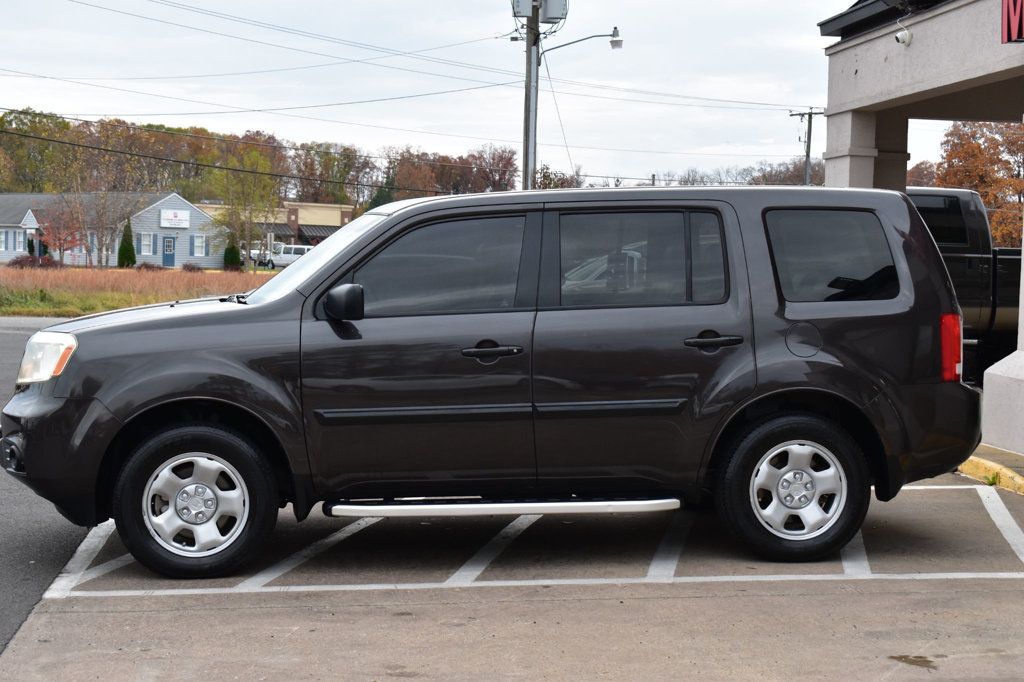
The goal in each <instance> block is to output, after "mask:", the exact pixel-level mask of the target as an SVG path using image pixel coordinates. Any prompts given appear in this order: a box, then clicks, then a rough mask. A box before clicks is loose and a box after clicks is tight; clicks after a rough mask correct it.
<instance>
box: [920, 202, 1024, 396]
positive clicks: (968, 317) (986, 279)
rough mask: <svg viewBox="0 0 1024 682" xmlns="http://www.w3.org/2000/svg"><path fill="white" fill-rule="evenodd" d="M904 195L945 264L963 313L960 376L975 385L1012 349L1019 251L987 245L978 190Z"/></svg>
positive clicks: (989, 241)
mask: <svg viewBox="0 0 1024 682" xmlns="http://www.w3.org/2000/svg"><path fill="white" fill-rule="evenodd" d="M907 196H909V197H910V200H911V201H912V202H914V205H915V206H917V210H918V212H919V213H920V214H921V217H922V218H924V221H925V223H926V224H927V225H928V229H929V230H930V231H931V233H932V236H933V237H934V238H935V243H936V244H938V247H939V251H940V252H941V253H942V259H943V260H944V261H945V262H946V268H947V269H948V270H949V275H950V277H951V278H952V280H953V286H954V288H955V289H956V295H957V298H958V299H959V300H960V307H961V309H962V310H963V315H964V343H965V345H966V346H967V348H966V349H965V350H966V351H967V353H966V357H965V361H966V364H967V366H966V367H965V370H964V374H965V377H966V378H967V379H968V380H971V381H977V382H979V383H980V381H981V378H982V376H983V375H984V373H985V370H986V369H987V368H988V367H989V366H990V365H992V364H994V363H996V362H998V361H999V360H1001V359H1002V358H1004V357H1005V356H1007V355H1009V354H1010V353H1012V352H1013V351H1014V350H1015V349H1016V348H1017V313H1018V310H1019V305H1020V261H1021V250H1020V249H1008V248H999V247H993V246H992V233H991V231H990V230H989V224H988V212H987V211H986V209H985V205H984V204H983V203H982V201H981V196H980V195H979V194H978V193H977V192H974V191H971V190H968V189H945V188H937V187H908V188H907Z"/></svg>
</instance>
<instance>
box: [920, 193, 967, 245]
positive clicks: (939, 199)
mask: <svg viewBox="0 0 1024 682" xmlns="http://www.w3.org/2000/svg"><path fill="white" fill-rule="evenodd" d="M910 200H911V201H912V202H914V206H917V211H918V213H920V214H921V217H922V218H924V222H925V224H926V225H927V226H928V230H929V231H930V232H931V233H932V237H934V238H935V241H936V242H937V243H939V244H948V245H950V246H967V223H965V222H964V213H963V210H962V209H961V207H960V199H959V197H953V196H943V195H937V194H911V195H910Z"/></svg>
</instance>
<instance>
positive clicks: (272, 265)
mask: <svg viewBox="0 0 1024 682" xmlns="http://www.w3.org/2000/svg"><path fill="white" fill-rule="evenodd" d="M269 265H270V269H271V270H276V269H277V268H276V267H274V261H270V263H269Z"/></svg>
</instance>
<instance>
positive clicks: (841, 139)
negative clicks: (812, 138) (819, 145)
mask: <svg viewBox="0 0 1024 682" xmlns="http://www.w3.org/2000/svg"><path fill="white" fill-rule="evenodd" d="M826 117H827V118H826V123H827V138H828V142H827V145H826V150H825V186H826V187H874V180H875V158H876V157H877V156H878V149H877V148H876V147H875V118H876V117H875V113H874V112H873V111H844V112H842V113H838V114H826Z"/></svg>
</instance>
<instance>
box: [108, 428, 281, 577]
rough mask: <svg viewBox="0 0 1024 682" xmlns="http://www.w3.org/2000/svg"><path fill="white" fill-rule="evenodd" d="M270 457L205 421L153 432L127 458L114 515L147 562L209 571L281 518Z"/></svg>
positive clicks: (188, 571)
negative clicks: (202, 423) (204, 422)
mask: <svg viewBox="0 0 1024 682" xmlns="http://www.w3.org/2000/svg"><path fill="white" fill-rule="evenodd" d="M277 506H278V492H277V485H276V482H275V479H274V475H273V472H272V471H271V469H270V466H269V465H268V463H267V462H266V460H265V459H264V458H263V457H261V456H260V454H259V453H258V452H257V451H256V449H255V448H254V447H253V446H252V445H251V444H250V443H249V442H248V441H247V440H245V439H244V438H242V437H241V436H240V435H238V434H236V433H234V432H232V431H229V430H226V429H221V428H216V427H211V426H206V425H191V426H182V427H177V428H173V429H169V430H167V431H163V432H161V433H158V434H156V435H155V436H153V437H152V438H150V439H149V440H147V441H145V442H144V443H142V444H141V445H140V446H139V447H138V448H137V449H136V450H135V452H133V453H132V455H131V456H130V457H129V458H128V461H127V462H126V463H125V466H124V468H123V469H122V470H121V474H120V476H119V477H118V480H117V483H116V485H115V487H114V500H113V508H114V520H115V522H116V523H117V530H118V533H119V534H120V536H121V539H122V540H123V541H124V544H125V546H126V547H127V548H128V550H129V551H130V552H131V553H132V555H133V556H134V557H135V558H136V559H137V560H138V561H139V563H141V564H143V565H144V566H146V567H147V568H150V569H152V570H154V571H156V572H158V573H162V574H164V575H167V576H171V577H175V578H195V577H211V576H216V575H222V574H224V573H228V572H230V571H232V570H234V569H236V568H238V567H239V566H241V565H242V564H244V563H245V562H247V561H249V560H250V559H251V558H252V557H253V555H254V554H255V553H256V552H257V551H258V550H259V548H260V545H261V544H262V542H263V540H264V538H266V536H267V535H268V534H269V533H270V531H271V530H273V528H274V525H275V524H276V523H277Z"/></svg>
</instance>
